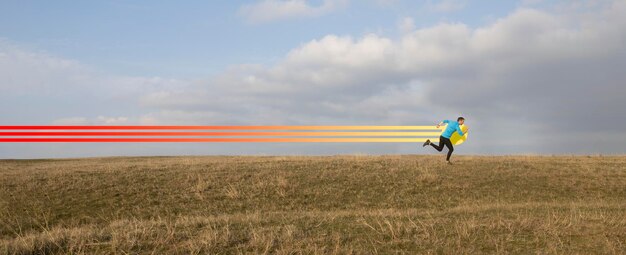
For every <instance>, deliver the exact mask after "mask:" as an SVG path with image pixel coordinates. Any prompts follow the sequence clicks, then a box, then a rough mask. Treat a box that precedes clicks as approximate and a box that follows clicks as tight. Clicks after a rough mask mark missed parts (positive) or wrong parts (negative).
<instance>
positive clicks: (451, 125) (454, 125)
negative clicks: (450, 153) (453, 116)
mask: <svg viewBox="0 0 626 255" xmlns="http://www.w3.org/2000/svg"><path fill="white" fill-rule="evenodd" d="M443 123H447V124H448V126H447V127H446V130H444V131H443V133H441V136H443V137H445V138H448V139H449V138H450V136H452V134H453V133H454V131H457V132H459V135H461V136H463V131H461V127H460V126H459V123H458V122H456V121H449V120H444V121H443Z"/></svg>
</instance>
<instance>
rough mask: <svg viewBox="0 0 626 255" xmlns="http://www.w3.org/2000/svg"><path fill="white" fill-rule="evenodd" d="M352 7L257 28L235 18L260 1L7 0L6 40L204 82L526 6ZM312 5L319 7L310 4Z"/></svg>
mask: <svg viewBox="0 0 626 255" xmlns="http://www.w3.org/2000/svg"><path fill="white" fill-rule="evenodd" d="M388 2H391V3H384V2H382V1H359V2H356V1H353V2H352V3H350V6H349V7H345V8H338V9H337V10H336V11H333V12H331V13H328V14H326V15H323V17H317V18H295V19H288V20H278V21H273V22H264V23H252V22H248V21H247V20H246V18H245V17H244V16H243V15H241V13H240V12H239V10H240V8H241V7H242V6H243V5H246V4H254V3H255V1H185V3H184V4H181V3H180V2H172V1H132V2H131V1H81V2H76V1H3V4H2V6H3V8H2V9H1V10H0V14H1V15H0V36H2V38H4V39H6V40H9V41H10V42H13V43H16V44H19V45H23V46H25V47H29V48H32V49H33V50H38V51H45V52H47V53H50V54H53V55H58V56H62V57H65V58H70V59H74V60H78V61H80V62H81V63H83V64H85V65H88V66H92V67H95V68H98V69H100V70H103V71H108V72H112V73H115V74H124V75H144V76H172V77H184V78H202V77H206V76H209V75H212V74H215V73H217V72H219V71H220V70H223V69H224V68H226V67H228V66H229V65H236V64H241V63H258V64H268V63H272V62H273V61H276V60H277V59H279V58H281V57H282V56H283V55H285V54H286V53H287V52H288V51H289V50H291V49H292V48H295V47H297V46H298V45H300V44H302V43H305V42H308V41H310V40H313V39H316V38H320V37H323V36H325V35H327V34H337V35H353V36H360V35H363V34H367V33H378V34H381V35H386V36H391V37H394V36H398V31H397V25H398V24H397V23H398V22H399V20H401V19H403V18H406V17H410V18H412V19H413V20H414V22H415V26H416V27H427V26H432V25H434V24H437V23H439V22H461V23H465V24H468V25H470V26H478V25H482V24H484V23H486V22H488V21H490V20H492V19H494V18H497V17H502V16H504V15H506V14H507V13H509V12H512V11H513V10H514V8H516V7H517V6H519V5H520V4H521V3H516V2H515V1H475V2H471V4H468V3H467V1H458V3H456V4H459V5H460V6H463V7H462V8H459V9H453V10H449V11H447V10H439V11H438V10H433V8H434V7H432V5H436V4H437V3H436V2H434V1H388ZM310 4H311V5H312V6H315V5H321V1H310Z"/></svg>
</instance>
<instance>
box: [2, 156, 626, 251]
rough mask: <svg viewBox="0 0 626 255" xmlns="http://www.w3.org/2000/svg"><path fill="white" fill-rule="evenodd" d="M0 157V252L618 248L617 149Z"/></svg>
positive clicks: (622, 232)
mask: <svg viewBox="0 0 626 255" xmlns="http://www.w3.org/2000/svg"><path fill="white" fill-rule="evenodd" d="M455 159H456V164H455V165H451V166H449V165H445V164H444V163H443V158H442V156H414V155H401V156H400V155H398V156H365V155H354V156H328V157H308V156H307V157H305V156H290V157H278V156H267V157H259V156H233V157H226V156H208V157H110V158H85V159H58V160H48V159H42V160H0V254H94V253H95V254H102V253H104V254H109V253H117V254H137V253H139V254H148V253H155V254H164V253H165V254H233V253H234V254H239V253H253V254H257V253H261V254H317V253H324V254H328V253H331V254H351V253H352V254H389V253H394V254H395V253H402V254H415V253H437V254H476V253H516V254H528V253H540V254H546V253H547V254H581V253H582V254H589V253H591V254H619V253H626V157H623V156H612V157H605V156H545V157H544V156H497V157H491V156H458V157H455Z"/></svg>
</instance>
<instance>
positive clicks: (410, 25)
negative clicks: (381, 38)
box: [398, 17, 415, 34]
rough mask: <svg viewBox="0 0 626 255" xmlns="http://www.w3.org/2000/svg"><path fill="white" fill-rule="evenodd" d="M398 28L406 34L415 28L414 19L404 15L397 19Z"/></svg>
mask: <svg viewBox="0 0 626 255" xmlns="http://www.w3.org/2000/svg"><path fill="white" fill-rule="evenodd" d="M398 30H400V32H401V33H403V34H406V33H410V32H413V31H414V30H415V21H414V20H413V18H411V17H404V18H402V19H400V20H399V21H398Z"/></svg>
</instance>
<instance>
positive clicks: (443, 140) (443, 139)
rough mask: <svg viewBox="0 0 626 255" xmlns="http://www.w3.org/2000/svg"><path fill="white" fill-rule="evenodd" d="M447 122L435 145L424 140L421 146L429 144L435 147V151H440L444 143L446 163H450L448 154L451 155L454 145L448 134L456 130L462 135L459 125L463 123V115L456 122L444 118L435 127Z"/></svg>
mask: <svg viewBox="0 0 626 255" xmlns="http://www.w3.org/2000/svg"><path fill="white" fill-rule="evenodd" d="M444 123H445V124H448V126H447V127H446V130H444V131H443V133H441V136H440V137H439V145H435V144H434V143H431V142H430V139H429V140H426V142H425V143H424V145H423V146H422V147H425V146H426V145H429V144H430V145H431V146H433V148H435V149H436V150H437V151H442V150H443V146H444V145H445V146H446V147H448V156H447V157H446V162H447V163H448V164H451V163H450V156H452V152H453V151H454V146H452V142H450V136H452V134H453V133H454V132H455V131H456V132H458V133H459V135H461V136H463V131H461V127H460V126H461V125H463V123H465V118H463V117H459V118H458V119H457V120H456V122H454V121H449V120H444V121H442V122H441V123H439V124H437V128H439V127H440V126H441V125H442V124H444Z"/></svg>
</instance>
